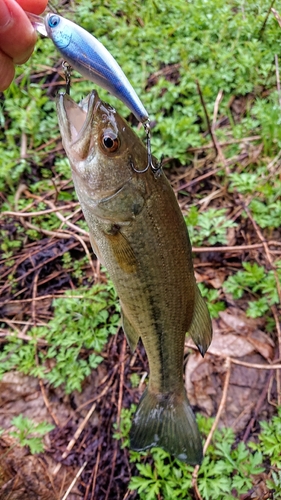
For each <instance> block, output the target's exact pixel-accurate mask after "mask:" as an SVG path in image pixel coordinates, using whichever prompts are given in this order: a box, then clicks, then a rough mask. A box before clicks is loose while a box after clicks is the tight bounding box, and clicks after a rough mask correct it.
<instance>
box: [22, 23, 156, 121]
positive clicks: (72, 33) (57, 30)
mask: <svg viewBox="0 0 281 500" xmlns="http://www.w3.org/2000/svg"><path fill="white" fill-rule="evenodd" d="M26 14H27V15H28V17H29V19H30V21H31V22H32V24H33V26H34V27H35V28H36V29H37V31H39V32H40V33H41V34H43V35H45V36H47V37H49V38H50V39H51V40H52V41H53V43H54V45H55V46H56V48H57V49H58V51H59V52H60V53H61V55H62V56H63V58H64V59H65V60H66V61H67V62H68V63H69V64H70V65H71V66H72V67H73V68H74V69H75V70H77V71H78V72H79V73H80V74H81V75H83V76H84V77H86V78H87V79H88V80H90V81H92V82H94V83H96V84H97V85H99V86H101V87H103V88H104V89H106V90H108V92H110V93H111V94H112V95H114V96H115V97H117V98H118V99H120V101H122V102H123V103H124V104H126V106H127V107H128V108H129V109H130V111H132V113H133V114H134V115H135V117H136V118H137V120H139V121H140V122H142V123H144V124H145V122H148V120H149V116H148V113H147V111H146V109H145V107H144V106H143V104H142V102H141V100H140V99H139V97H138V95H137V94H136V92H135V90H134V89H133V87H132V85H131V84H130V82H129V80H128V78H127V77H126V76H125V74H124V73H123V71H122V69H121V68H120V66H119V64H118V63H117V62H116V60H115V59H114V57H113V56H112V55H111V54H110V53H109V52H108V50H107V49H106V48H105V47H104V45H102V43H101V42H99V40H97V38H95V37H94V36H93V35H91V34H90V33H89V32H88V31H86V30H84V29H83V28H81V26H78V25H77V24H75V23H73V22H72V21H69V20H68V19H65V18H64V17H62V16H59V15H58V14H47V15H46V16H44V17H40V16H36V15H34V14H30V13H26ZM145 128H146V129H147V128H149V125H148V124H147V125H146V127H145Z"/></svg>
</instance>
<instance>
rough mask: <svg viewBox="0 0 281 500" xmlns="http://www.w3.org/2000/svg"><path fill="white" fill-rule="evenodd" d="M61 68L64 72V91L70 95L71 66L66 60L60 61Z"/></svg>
mask: <svg viewBox="0 0 281 500" xmlns="http://www.w3.org/2000/svg"><path fill="white" fill-rule="evenodd" d="M62 69H63V72H64V78H65V85H66V88H65V93H66V94H68V95H70V84H71V70H72V67H71V66H70V64H68V62H67V61H63V62H62Z"/></svg>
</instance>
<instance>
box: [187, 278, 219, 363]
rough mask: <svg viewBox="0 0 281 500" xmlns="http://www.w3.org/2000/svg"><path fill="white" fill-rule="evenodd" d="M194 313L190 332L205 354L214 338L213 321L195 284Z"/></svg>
mask: <svg viewBox="0 0 281 500" xmlns="http://www.w3.org/2000/svg"><path fill="white" fill-rule="evenodd" d="M194 304H195V306H194V313H193V318H192V322H191V325H190V327H189V329H188V333H189V335H190V336H191V338H192V340H193V342H194V343H195V344H196V345H197V347H198V349H199V351H200V353H201V354H202V356H204V354H205V352H206V351H207V349H208V347H209V345H210V343H211V340H212V333H213V332H212V322H211V318H210V313H209V311H208V308H207V305H206V302H205V300H204V299H203V297H202V295H201V293H200V290H199V288H198V286H197V285H196V286H195V301H194Z"/></svg>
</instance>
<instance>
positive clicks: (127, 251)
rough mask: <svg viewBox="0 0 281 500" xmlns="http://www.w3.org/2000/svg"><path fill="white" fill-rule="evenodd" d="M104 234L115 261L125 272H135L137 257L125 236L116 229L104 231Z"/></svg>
mask: <svg viewBox="0 0 281 500" xmlns="http://www.w3.org/2000/svg"><path fill="white" fill-rule="evenodd" d="M105 236H106V238H107V240H108V241H109V242H110V247H111V249H112V251H113V254H114V257H115V259H116V263H117V264H118V265H119V266H120V267H121V269H122V270H123V271H125V272H126V273H133V272H135V271H136V270H137V259H136V256H135V253H134V250H133V248H132V247H131V245H130V243H129V241H128V240H127V239H126V237H125V236H124V235H123V234H122V233H121V231H116V232H115V233H114V232H113V233H111V234H110V233H109V234H108V233H105Z"/></svg>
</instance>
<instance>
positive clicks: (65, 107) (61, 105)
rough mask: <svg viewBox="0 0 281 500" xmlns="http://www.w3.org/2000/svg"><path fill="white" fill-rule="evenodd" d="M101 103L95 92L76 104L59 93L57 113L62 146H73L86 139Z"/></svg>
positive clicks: (67, 96) (68, 97)
mask: <svg viewBox="0 0 281 500" xmlns="http://www.w3.org/2000/svg"><path fill="white" fill-rule="evenodd" d="M100 104H101V101H100V99H99V96H98V94H97V92H96V91H95V90H93V91H92V92H91V93H90V94H89V95H88V96H87V97H85V99H83V100H82V101H81V102H80V103H79V104H77V103H76V102H75V101H74V100H73V99H72V98H71V97H70V96H69V95H68V94H66V93H60V94H59V95H58V99H57V112H58V119H59V127H60V131H61V135H62V137H63V138H64V140H63V142H64V146H66V147H67V146H68V147H69V146H70V145H74V144H75V143H77V142H78V141H80V140H81V139H83V138H84V139H85V138H86V137H87V135H88V134H87V130H89V127H90V126H91V124H92V121H93V117H94V116H95V114H96V111H97V109H98V108H99V106H100Z"/></svg>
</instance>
